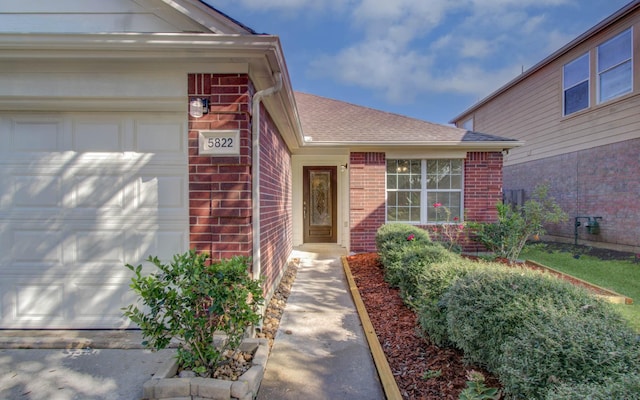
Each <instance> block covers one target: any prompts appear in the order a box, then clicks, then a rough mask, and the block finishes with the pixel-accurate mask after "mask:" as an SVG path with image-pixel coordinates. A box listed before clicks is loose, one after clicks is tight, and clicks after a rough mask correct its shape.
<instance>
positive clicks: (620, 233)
mask: <svg viewBox="0 0 640 400" xmlns="http://www.w3.org/2000/svg"><path fill="white" fill-rule="evenodd" d="M638 171H640V139H632V140H627V141H623V142H618V143H613V144H609V145H605V146H598V147H593V148H591V149H587V150H582V151H578V152H572V153H567V154H563V155H559V156H555V157H549V158H546V159H541V160H536V161H531V162H528V163H522V164H518V165H513V166H508V167H505V185H504V187H505V189H524V190H525V197H526V198H529V196H530V195H531V192H532V190H533V188H535V186H536V185H538V184H544V183H547V184H548V185H549V189H550V194H551V195H552V196H554V198H555V199H556V201H558V203H559V204H560V206H561V207H562V209H563V210H564V211H565V212H566V213H567V214H569V218H570V219H569V221H567V222H565V223H562V224H558V225H549V226H548V227H547V231H548V233H549V234H551V235H554V236H559V237H563V238H566V239H568V240H573V238H574V218H575V217H576V216H601V217H602V220H601V221H600V234H598V235H591V234H589V233H587V231H586V229H585V228H584V227H581V228H578V234H579V239H580V240H589V241H592V242H598V243H599V244H600V245H602V246H607V245H624V246H635V247H638V246H639V245H640V243H639V240H638V238H640V201H639V199H640V174H639V173H638Z"/></svg>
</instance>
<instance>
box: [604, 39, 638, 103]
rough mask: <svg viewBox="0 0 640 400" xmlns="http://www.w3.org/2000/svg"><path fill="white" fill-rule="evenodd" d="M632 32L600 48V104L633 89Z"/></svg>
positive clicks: (608, 41)
mask: <svg viewBox="0 0 640 400" xmlns="http://www.w3.org/2000/svg"><path fill="white" fill-rule="evenodd" d="M632 41H633V39H632V30H631V28H630V29H627V30H626V31H624V32H622V33H621V34H619V35H618V36H616V37H614V38H612V39H609V40H607V41H606V42H604V43H602V44H601V45H600V46H598V102H599V103H602V102H605V101H607V100H611V99H614V98H616V97H618V96H622V95H623V94H627V93H630V92H631V90H632V88H633V68H632V65H633V62H632V57H631V54H632V49H633V47H632Z"/></svg>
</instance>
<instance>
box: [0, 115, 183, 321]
mask: <svg viewBox="0 0 640 400" xmlns="http://www.w3.org/2000/svg"><path fill="white" fill-rule="evenodd" d="M185 127H186V123H185V121H184V116H183V115H182V114H174V115H160V114H158V115H155V116H150V115H149V114H134V113H131V114H125V115H123V114H119V113H113V114H110V113H100V114H90V113H86V114H85V113H80V114H59V115H55V114H49V115H44V114H33V115H28V114H19V115H15V116H12V115H7V114H4V115H2V114H0V219H1V220H2V222H3V223H2V224H0V313H1V314H0V328H9V329H15V328H122V327H126V326H128V325H129V324H130V322H129V321H126V320H125V319H124V318H123V317H122V311H121V307H124V306H126V305H127V304H130V303H131V302H132V301H133V300H134V295H133V293H132V292H131V290H130V288H129V283H130V280H131V276H132V274H131V271H129V270H128V269H127V268H125V267H124V265H125V264H127V263H130V264H134V265H138V264H143V265H145V270H148V271H151V270H153V268H151V267H150V265H149V263H147V262H145V261H144V260H145V259H146V258H147V257H148V256H149V255H153V256H159V257H160V258H161V259H163V260H167V261H169V260H171V258H172V257H173V255H174V254H177V253H183V252H184V251H186V249H187V248H188V240H189V234H188V221H189V218H188V193H187V190H188V168H187V151H186V143H187V142H186V129H185Z"/></svg>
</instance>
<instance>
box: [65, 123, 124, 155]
mask: <svg viewBox="0 0 640 400" xmlns="http://www.w3.org/2000/svg"><path fill="white" fill-rule="evenodd" d="M72 138H73V142H72V143H73V146H72V150H73V151H75V152H78V153H86V152H100V153H110V152H113V153H119V152H123V151H125V146H124V127H123V124H122V122H120V121H111V122H98V121H76V122H74V124H73V135H72Z"/></svg>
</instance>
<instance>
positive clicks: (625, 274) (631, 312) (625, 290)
mask: <svg viewBox="0 0 640 400" xmlns="http://www.w3.org/2000/svg"><path fill="white" fill-rule="evenodd" d="M520 258H521V259H528V260H533V261H537V262H539V263H541V264H544V265H546V266H548V267H551V268H553V269H556V270H558V271H561V272H564V273H565V274H569V275H572V276H575V277H577V278H580V279H582V280H585V281H587V282H590V283H593V284H595V285H597V286H600V287H603V288H606V289H610V290H613V291H614V292H618V293H620V294H622V295H624V296H627V297H630V298H632V299H633V304H631V305H624V304H614V307H615V308H616V309H617V310H618V311H619V312H620V313H621V314H622V316H623V317H624V318H626V319H627V320H628V321H629V323H630V325H631V326H632V327H633V328H634V329H635V330H636V331H638V332H640V263H638V262H634V261H631V260H629V261H626V260H624V261H622V260H607V261H604V260H600V259H597V258H595V257H590V256H586V255H581V256H580V257H579V258H577V259H576V258H574V256H573V254H572V253H570V252H560V251H557V250H556V251H554V252H552V253H549V252H548V251H547V250H545V249H543V248H540V247H536V246H532V247H525V249H524V250H523V252H522V254H521V255H520Z"/></svg>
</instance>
